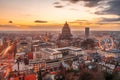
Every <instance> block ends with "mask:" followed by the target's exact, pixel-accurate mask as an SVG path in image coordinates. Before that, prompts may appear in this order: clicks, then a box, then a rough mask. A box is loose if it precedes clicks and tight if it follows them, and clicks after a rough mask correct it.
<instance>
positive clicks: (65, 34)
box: [59, 22, 72, 40]
mask: <svg viewBox="0 0 120 80" xmlns="http://www.w3.org/2000/svg"><path fill="white" fill-rule="evenodd" d="M71 39H72V34H71V30H70V27H69V25H68V23H67V22H66V23H65V24H64V26H63V28H62V33H61V34H60V36H59V40H71Z"/></svg>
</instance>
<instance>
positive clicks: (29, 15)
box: [0, 0, 120, 30]
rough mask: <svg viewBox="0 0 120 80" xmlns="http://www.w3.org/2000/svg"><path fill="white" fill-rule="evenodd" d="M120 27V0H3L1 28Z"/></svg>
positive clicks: (0, 12) (1, 2) (94, 28)
mask: <svg viewBox="0 0 120 80" xmlns="http://www.w3.org/2000/svg"><path fill="white" fill-rule="evenodd" d="M65 21H67V22H68V23H69V25H70V28H71V29H72V30H84V28H85V27H90V28H91V29H92V30H120V0H0V30H61V28H62V27H63V24H64V23H65Z"/></svg>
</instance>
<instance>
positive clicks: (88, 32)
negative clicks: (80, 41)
mask: <svg viewBox="0 0 120 80" xmlns="http://www.w3.org/2000/svg"><path fill="white" fill-rule="evenodd" d="M89 36H90V29H89V27H86V28H85V37H86V39H87V38H89Z"/></svg>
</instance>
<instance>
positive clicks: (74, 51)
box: [56, 46, 85, 57]
mask: <svg viewBox="0 0 120 80" xmlns="http://www.w3.org/2000/svg"><path fill="white" fill-rule="evenodd" d="M56 50H57V51H60V52H61V53H62V55H63V57H65V56H68V55H74V56H77V55H83V54H85V52H84V51H83V50H82V49H81V48H78V47H73V46H69V47H63V48H57V49H56Z"/></svg>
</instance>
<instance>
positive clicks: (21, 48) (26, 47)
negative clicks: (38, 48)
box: [17, 39, 32, 53]
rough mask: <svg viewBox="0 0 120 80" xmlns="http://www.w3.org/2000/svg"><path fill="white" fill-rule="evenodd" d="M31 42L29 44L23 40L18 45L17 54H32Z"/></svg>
mask: <svg viewBox="0 0 120 80" xmlns="http://www.w3.org/2000/svg"><path fill="white" fill-rule="evenodd" d="M31 45H32V44H31V42H29V41H28V40H27V39H22V40H20V41H19V42H18V43H17V52H18V53H20V52H25V53H28V52H31V47H32V46H31Z"/></svg>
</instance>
